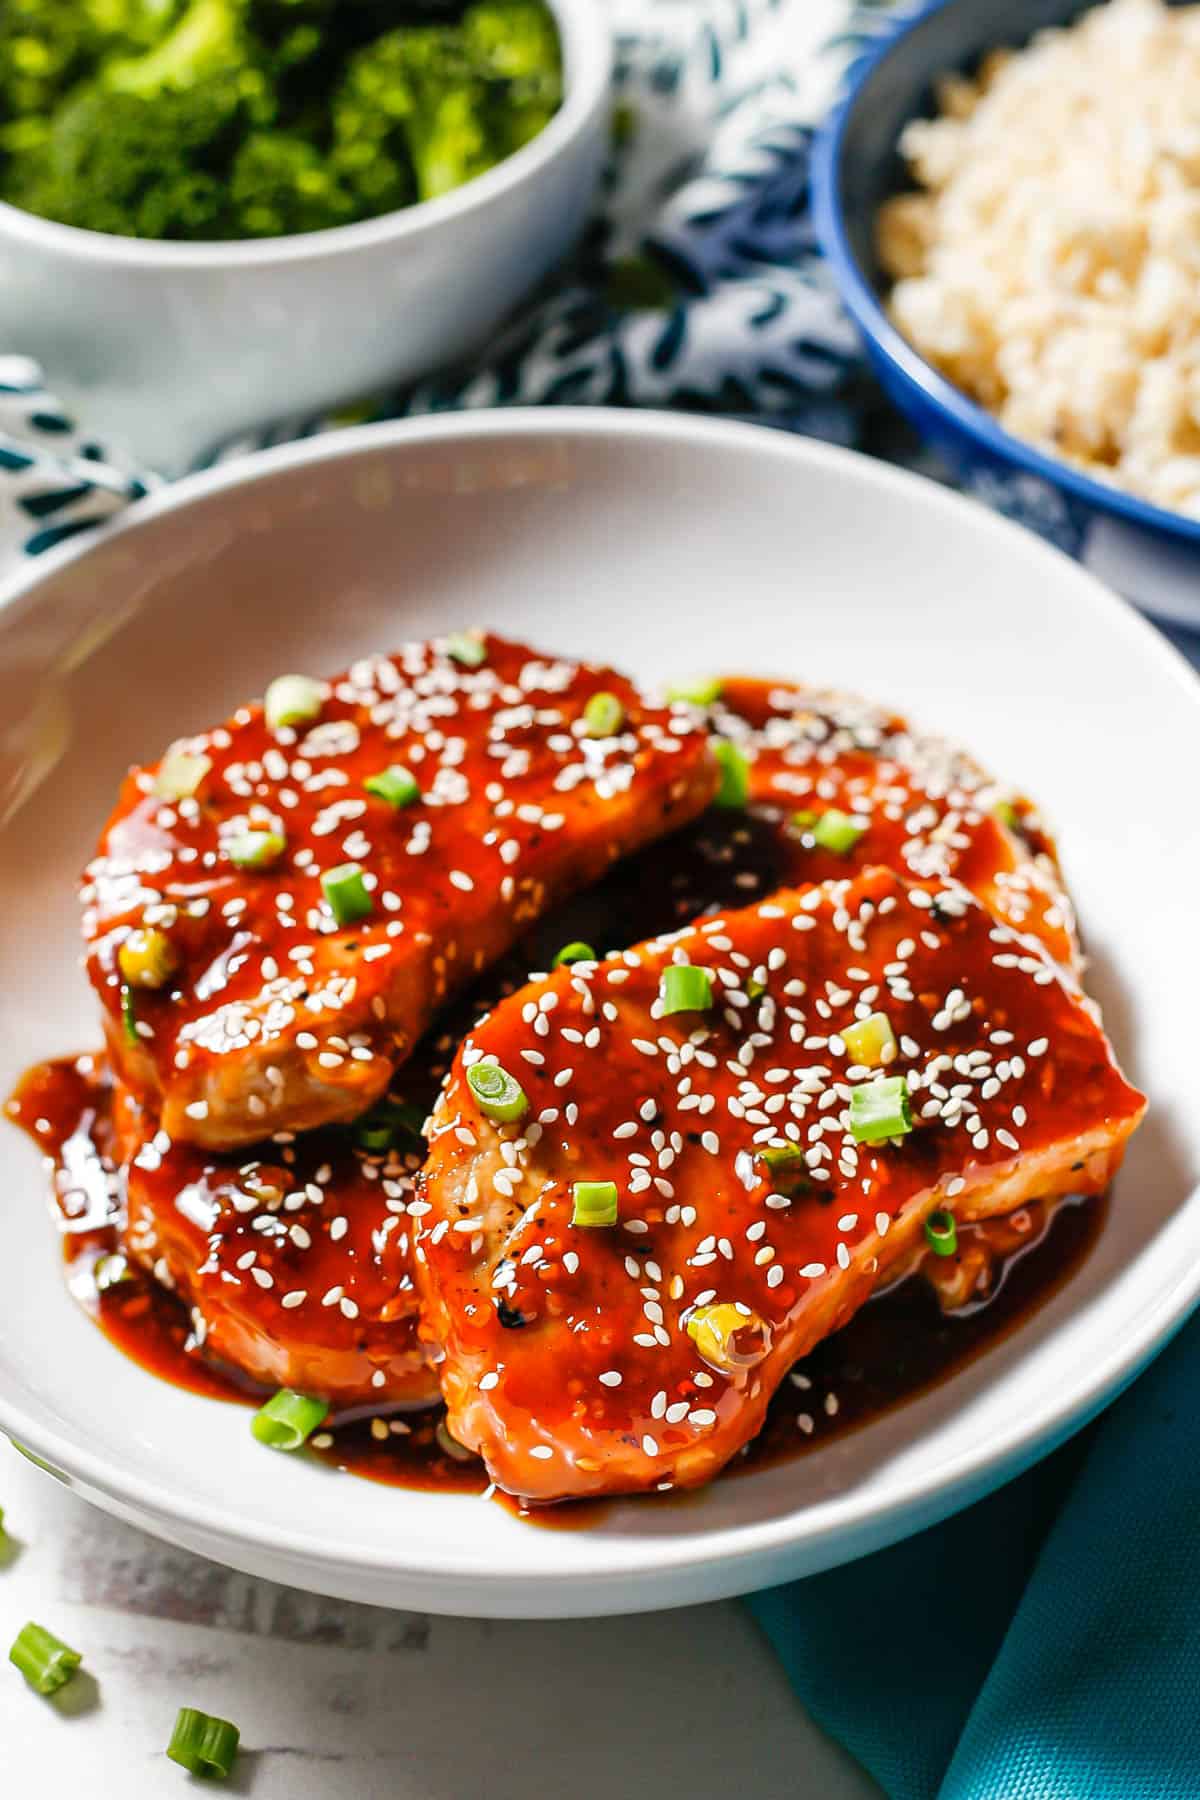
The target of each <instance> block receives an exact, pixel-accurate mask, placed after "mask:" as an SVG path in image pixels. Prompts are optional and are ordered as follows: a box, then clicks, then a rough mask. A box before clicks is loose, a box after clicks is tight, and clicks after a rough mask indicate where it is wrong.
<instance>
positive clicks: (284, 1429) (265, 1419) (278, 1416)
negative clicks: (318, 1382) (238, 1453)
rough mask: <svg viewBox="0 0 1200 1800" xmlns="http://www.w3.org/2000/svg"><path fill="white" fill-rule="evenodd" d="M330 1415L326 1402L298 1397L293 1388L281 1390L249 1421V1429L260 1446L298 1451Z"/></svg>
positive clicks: (307, 1397)
mask: <svg viewBox="0 0 1200 1800" xmlns="http://www.w3.org/2000/svg"><path fill="white" fill-rule="evenodd" d="M328 1413H329V1404H328V1402H327V1401H325V1400H313V1399H311V1398H310V1396H309V1395H308V1394H298V1393H296V1391H295V1389H294V1388H280V1390H279V1392H278V1393H277V1394H272V1395H271V1398H270V1399H269V1400H268V1401H267V1403H266V1405H265V1406H260V1407H259V1409H258V1411H257V1412H256V1413H255V1415H254V1417H253V1418H252V1419H251V1421H250V1429H251V1431H252V1432H253V1433H254V1435H255V1437H256V1438H257V1439H258V1441H259V1443H260V1444H267V1445H269V1446H270V1448H271V1449H272V1450H298V1449H299V1448H300V1446H301V1444H302V1443H303V1442H304V1440H305V1438H307V1437H308V1436H309V1435H310V1434H311V1433H312V1432H314V1431H315V1430H316V1429H317V1426H318V1425H319V1424H320V1423H321V1421H322V1419H324V1418H326V1417H327V1416H328Z"/></svg>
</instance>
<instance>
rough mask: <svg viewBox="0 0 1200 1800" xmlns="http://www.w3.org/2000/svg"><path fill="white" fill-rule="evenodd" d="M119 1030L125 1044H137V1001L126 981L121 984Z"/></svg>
mask: <svg viewBox="0 0 1200 1800" xmlns="http://www.w3.org/2000/svg"><path fill="white" fill-rule="evenodd" d="M121 1029H122V1030H123V1031H124V1033H125V1042H126V1043H127V1044H136V1043H137V1041H138V1028H137V1000H136V999H135V997H134V992H133V989H132V988H131V987H130V985H129V983H128V982H127V981H123V982H122V983H121Z"/></svg>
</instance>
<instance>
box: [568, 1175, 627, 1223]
mask: <svg viewBox="0 0 1200 1800" xmlns="http://www.w3.org/2000/svg"><path fill="white" fill-rule="evenodd" d="M616 1222H617V1184H616V1182H615V1181H577V1182H575V1183H574V1184H573V1186H572V1188H571V1223H572V1225H586V1226H588V1227H598V1226H604V1225H615V1224H616Z"/></svg>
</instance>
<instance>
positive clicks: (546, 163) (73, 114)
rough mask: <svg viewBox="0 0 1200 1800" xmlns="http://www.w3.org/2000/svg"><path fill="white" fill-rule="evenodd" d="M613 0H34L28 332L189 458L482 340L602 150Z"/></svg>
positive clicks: (15, 321)
mask: <svg viewBox="0 0 1200 1800" xmlns="http://www.w3.org/2000/svg"><path fill="white" fill-rule="evenodd" d="M610 60H611V59H610V45H609V35H608V29H607V25H606V23H605V20H604V18H603V16H602V13H601V10H600V0H401V3H397V0H12V5H11V6H8V7H6V8H5V9H4V11H3V14H0V347H2V348H3V349H4V350H5V351H17V352H22V353H25V354H28V355H32V356H35V357H37V358H38V359H39V360H40V361H42V362H43V363H44V364H45V365H46V367H47V370H48V372H49V376H50V379H51V381H52V383H53V384H54V386H55V387H56V389H57V390H58V392H59V393H60V394H62V396H63V398H64V399H65V400H66V402H67V404H68V406H70V407H73V408H74V409H75V410H77V411H78V412H79V413H80V414H81V415H82V416H83V417H85V418H86V419H87V420H88V422H89V424H93V425H94V426H95V428H96V430H97V431H98V432H99V433H101V434H106V435H108V436H109V437H111V438H113V439H115V440H117V441H118V442H120V443H122V444H123V445H124V446H125V447H126V448H128V449H129V450H130V451H131V452H132V453H133V454H134V455H135V456H137V457H139V458H140V459H142V460H143V461H144V462H146V463H148V464H150V465H151V466H154V467H157V468H160V469H162V470H164V471H165V472H168V473H175V472H178V471H179V470H181V469H182V468H184V467H185V466H187V465H188V464H189V463H190V462H192V461H194V460H196V459H197V458H198V457H200V456H201V455H203V454H204V453H205V452H206V451H207V450H208V449H210V448H211V447H212V446H213V445H215V444H216V443H217V442H218V441H220V440H221V439H223V438H226V437H228V436H230V435H236V433H238V432H239V431H242V430H245V429H248V428H249V427H251V426H253V425H256V424H260V423H263V422H265V421H269V420H270V419H271V418H273V417H276V416H279V415H281V414H284V413H287V414H294V413H296V412H301V413H303V412H305V411H308V410H309V409H311V410H313V411H314V412H316V411H319V410H321V409H324V408H326V407H329V406H331V405H336V404H339V403H343V402H353V401H354V400H355V399H356V398H357V397H360V396H362V395H364V394H367V393H369V392H371V391H374V390H378V389H379V388H380V387H381V386H386V385H388V384H389V383H397V384H399V383H403V382H405V381H408V380H411V379H413V378H415V377H416V376H418V375H421V374H424V373H427V372H429V371H430V370H432V369H435V368H437V367H439V366H441V365H444V364H446V363H448V362H450V361H452V360H453V359H454V358H455V357H457V356H459V355H460V354H462V353H463V352H464V351H466V350H467V349H468V348H469V347H470V346H471V345H472V344H474V343H476V342H478V341H479V340H480V339H481V338H482V337H484V336H485V335H486V333H487V332H488V331H489V330H490V329H491V328H492V327H493V326H494V325H495V324H496V323H497V322H498V321H499V320H500V319H501V318H502V317H503V316H504V314H505V313H506V312H508V311H509V310H510V308H511V307H512V306H513V305H514V304H515V302H516V301H517V300H518V299H519V298H520V296H521V295H522V294H523V293H524V292H525V291H526V290H527V289H528V288H530V287H531V286H532V285H533V284H534V283H535V282H536V281H537V280H538V279H539V278H540V276H542V275H543V274H544V273H545V271H546V270H547V269H548V268H549V267H550V266H551V264H552V263H553V262H554V261H556V260H557V259H558V258H559V257H560V256H561V255H562V254H563V252H564V251H565V250H566V249H567V248H568V246H569V245H570V243H571V241H572V240H573V238H574V237H575V236H576V235H577V233H578V231H579V230H580V228H581V226H582V224H583V221H584V219H585V217H586V214H587V206H588V202H589V199H590V197H591V194H592V190H593V188H594V185H595V182H596V179H597V176H598V174H599V169H600V164H601V159H602V156H603V151H604V144H605V138H606V132H607V125H608V104H607V101H608V88H609V76H610Z"/></svg>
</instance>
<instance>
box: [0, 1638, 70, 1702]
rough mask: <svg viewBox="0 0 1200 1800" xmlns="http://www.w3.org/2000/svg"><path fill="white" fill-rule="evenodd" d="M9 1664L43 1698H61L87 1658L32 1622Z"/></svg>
mask: <svg viewBox="0 0 1200 1800" xmlns="http://www.w3.org/2000/svg"><path fill="white" fill-rule="evenodd" d="M8 1660H9V1662H10V1663H12V1664H13V1665H14V1667H15V1668H18V1669H19V1670H20V1671H21V1673H22V1675H23V1676H24V1677H25V1679H26V1681H27V1682H28V1683H29V1685H30V1687H31V1688H34V1689H36V1691H37V1692H38V1693H39V1694H57V1692H58V1690H59V1688H60V1687H63V1686H65V1684H66V1683H67V1682H68V1681H70V1679H71V1677H72V1675H73V1674H74V1673H75V1671H76V1669H77V1668H78V1667H79V1665H80V1663H81V1662H82V1661H83V1657H82V1655H81V1654H80V1652H79V1651H78V1650H72V1649H71V1648H70V1646H69V1645H67V1644H64V1643H63V1641H62V1639H61V1638H56V1637H55V1636H54V1633H53V1632H51V1631H47V1630H46V1628H45V1626H44V1625H35V1624H34V1623H33V1621H32V1619H31V1620H30V1622H29V1624H28V1625H23V1626H22V1627H21V1630H20V1631H19V1632H18V1633H17V1636H16V1639H15V1641H14V1643H13V1646H12V1649H11V1650H10V1651H9V1653H8Z"/></svg>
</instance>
